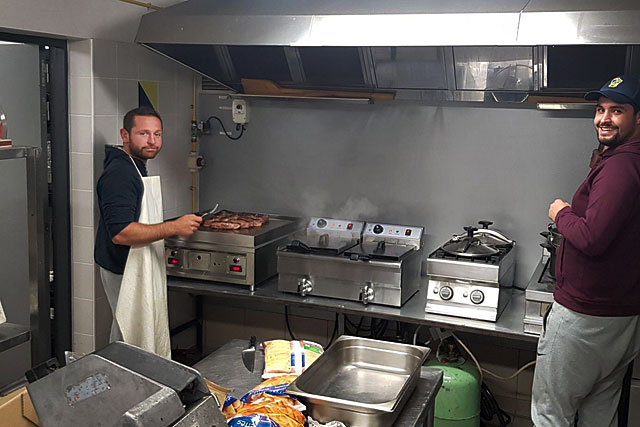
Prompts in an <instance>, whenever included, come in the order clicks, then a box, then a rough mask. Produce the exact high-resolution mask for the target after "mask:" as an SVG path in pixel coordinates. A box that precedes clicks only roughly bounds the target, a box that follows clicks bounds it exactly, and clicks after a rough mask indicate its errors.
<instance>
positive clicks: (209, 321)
mask: <svg viewBox="0 0 640 427" xmlns="http://www.w3.org/2000/svg"><path fill="white" fill-rule="evenodd" d="M214 301H215V300H214V299H212V298H206V299H205V302H204V309H203V311H204V316H203V317H204V337H205V338H204V342H205V344H204V347H205V348H204V351H205V354H209V353H210V352H212V351H213V350H215V349H216V348H219V347H220V346H222V345H223V344H225V343H227V342H229V341H230V340H232V339H234V338H237V339H246V335H247V334H246V332H245V328H244V315H245V313H244V310H238V309H235V308H229V307H225V306H222V305H218V304H215V302H214Z"/></svg>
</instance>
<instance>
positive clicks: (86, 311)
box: [72, 298, 95, 335]
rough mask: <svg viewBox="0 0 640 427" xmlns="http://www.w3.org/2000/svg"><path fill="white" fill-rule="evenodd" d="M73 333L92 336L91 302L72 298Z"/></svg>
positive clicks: (92, 316)
mask: <svg viewBox="0 0 640 427" xmlns="http://www.w3.org/2000/svg"><path fill="white" fill-rule="evenodd" d="M72 315H73V332H77V333H80V334H86V335H94V328H93V324H94V319H95V316H94V311H93V301H92V300H90V299H83V298H73V313H72Z"/></svg>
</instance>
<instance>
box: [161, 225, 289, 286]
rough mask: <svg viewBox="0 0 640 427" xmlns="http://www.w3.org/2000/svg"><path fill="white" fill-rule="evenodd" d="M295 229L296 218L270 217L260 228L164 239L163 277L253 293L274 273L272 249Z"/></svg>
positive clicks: (207, 231)
mask: <svg viewBox="0 0 640 427" xmlns="http://www.w3.org/2000/svg"><path fill="white" fill-rule="evenodd" d="M297 227H298V219H297V218H293V217H285V216H270V217H269V222H268V223H267V224H265V225H264V226H262V227H254V228H249V229H239V230H219V231H211V230H197V231H196V232H195V233H194V234H193V235H192V236H190V237H188V238H181V237H170V238H168V239H165V262H166V266H167V274H168V275H170V276H178V277H189V278H192V279H202V280H209V281H219V282H226V283H235V284H241V285H248V286H249V287H250V289H251V290H252V291H253V289H254V287H255V285H256V284H258V283H260V282H262V281H264V280H266V279H268V278H269V277H271V276H274V275H275V274H276V273H277V267H276V250H277V248H278V246H280V245H282V244H284V243H285V242H286V241H287V239H288V238H289V236H290V235H291V233H293V232H294V231H295V230H296V228H297Z"/></svg>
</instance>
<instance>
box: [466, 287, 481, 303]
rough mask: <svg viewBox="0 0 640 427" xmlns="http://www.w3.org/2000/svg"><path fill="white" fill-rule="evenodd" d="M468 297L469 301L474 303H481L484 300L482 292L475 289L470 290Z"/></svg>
mask: <svg viewBox="0 0 640 427" xmlns="http://www.w3.org/2000/svg"><path fill="white" fill-rule="evenodd" d="M469 299H471V302H472V303H474V304H482V302H483V301H484V293H483V292H482V291H480V290H478V289H476V290H475V291H472V292H471V295H470V296H469Z"/></svg>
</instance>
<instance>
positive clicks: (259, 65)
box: [136, 0, 640, 99]
mask: <svg viewBox="0 0 640 427" xmlns="http://www.w3.org/2000/svg"><path fill="white" fill-rule="evenodd" d="M638 22H640V2H638V1H637V0H620V1H616V2H604V1H595V0H494V1H489V0H487V1H477V0H450V1H447V2H442V1H440V0H395V1H388V0H322V1H321V0H306V1H305V0H234V1H232V2H230V1H227V0H188V1H185V2H184V3H179V4H177V5H174V6H172V7H168V8H165V9H163V10H159V11H155V12H151V13H149V14H146V15H144V16H143V17H142V19H141V22H140V27H139V29H138V33H137V36H136V42H138V43H141V44H143V45H144V46H146V47H148V48H150V49H152V50H154V51H157V52H159V53H161V54H163V55H165V56H168V57H170V58H172V59H174V60H176V61H178V62H180V63H182V64H184V65H186V66H188V67H190V68H192V69H194V70H195V71H197V72H199V73H201V74H203V75H204V76H207V77H209V78H211V79H214V80H216V81H218V82H220V83H221V84H222V85H224V86H226V87H228V88H230V89H233V90H235V91H242V84H241V79H242V78H254V79H255V78H258V79H268V80H272V81H274V82H276V83H278V84H280V85H281V86H285V87H299V88H304V87H306V88H341V89H344V88H348V89H352V90H359V91H377V90H381V91H384V90H389V89H394V91H395V89H397V90H398V91H399V92H402V91H409V92H412V91H413V92H415V91H416V90H418V91H421V90H422V91H424V90H431V91H436V92H437V91H441V92H440V93H441V94H440V95H439V96H440V98H442V99H462V98H464V97H460V96H455V95H451V94H452V93H454V92H456V91H460V90H471V91H474V90H495V91H500V90H504V91H514V90H515V91H525V92H531V91H538V90H541V89H544V87H545V78H546V77H545V75H544V72H543V71H544V70H542V69H539V67H544V63H543V61H544V60H545V59H546V57H547V51H546V48H545V47H546V46H551V45H556V46H557V45H580V46H586V45H623V46H624V45H633V44H640V26H639V25H638V24H637V23H638ZM469 49H471V50H469ZM629 54H630V53H629V51H628V52H626V53H623V54H622V55H623V59H624V57H625V56H627V59H626V60H625V65H624V67H625V68H624V69H622V70H620V72H629V67H630V61H629V58H628V56H629ZM461 58H463V59H461ZM487 64H489V65H487ZM491 64H493V65H491ZM496 64H498V65H496ZM492 67H493V68H492ZM527 69H528V70H529V71H526V70H527ZM479 70H480V74H483V73H484V74H488V75H483V76H482V78H481V79H478V73H479ZM488 70H489V71H488ZM490 70H493V71H490ZM496 70H498V71H496ZM505 70H508V72H505ZM492 73H493V74H492ZM498 76H499V77H498ZM507 76H508V78H506V77H507ZM469 79H471V80H469ZM461 80H464V81H463V82H461ZM469 81H471V84H470V85H467V86H465V82H469ZM491 85H493V87H491ZM443 93H448V94H449V95H443ZM452 96H453V98H452Z"/></svg>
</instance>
